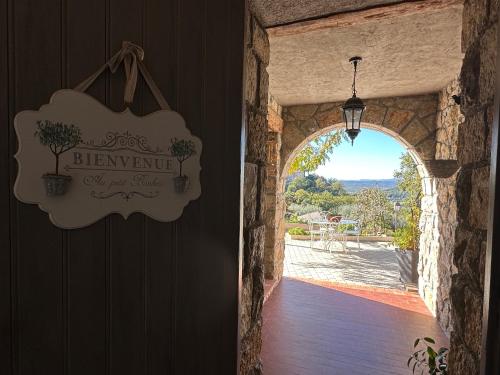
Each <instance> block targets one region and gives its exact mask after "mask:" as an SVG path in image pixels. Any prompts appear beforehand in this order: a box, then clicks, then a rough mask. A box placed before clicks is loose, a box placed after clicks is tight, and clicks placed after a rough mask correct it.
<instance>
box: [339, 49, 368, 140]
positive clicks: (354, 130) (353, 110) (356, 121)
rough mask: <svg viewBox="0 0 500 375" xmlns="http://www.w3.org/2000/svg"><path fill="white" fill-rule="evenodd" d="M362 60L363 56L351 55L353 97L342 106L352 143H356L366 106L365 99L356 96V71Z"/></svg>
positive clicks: (346, 127)
mask: <svg viewBox="0 0 500 375" xmlns="http://www.w3.org/2000/svg"><path fill="white" fill-rule="evenodd" d="M361 60H362V58H361V57H359V56H355V57H351V58H350V59H349V62H351V63H352V64H353V65H354V79H353V81H352V98H349V99H348V100H347V101H346V102H345V103H344V105H343V106H342V110H343V112H344V121H345V131H346V133H347V135H348V136H349V138H350V139H351V142H352V144H354V139H355V138H356V137H357V136H358V134H359V132H360V131H361V118H362V117H363V111H364V110H365V108H366V106H365V104H364V103H363V101H362V100H361V99H360V98H358V97H357V96H356V73H357V72H358V63H359V62H360V61H361Z"/></svg>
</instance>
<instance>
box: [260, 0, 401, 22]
mask: <svg viewBox="0 0 500 375" xmlns="http://www.w3.org/2000/svg"><path fill="white" fill-rule="evenodd" d="M401 2H402V0H251V6H252V9H253V10H254V12H255V13H256V14H257V15H258V17H259V19H260V20H261V21H262V23H263V24H264V26H265V27H271V26H276V25H283V24H287V23H290V22H297V21H300V20H304V19H310V18H316V17H323V16H327V15H330V14H335V13H343V12H350V11H356V10H360V9H365V8H369V7H374V6H378V5H383V4H393V3H401Z"/></svg>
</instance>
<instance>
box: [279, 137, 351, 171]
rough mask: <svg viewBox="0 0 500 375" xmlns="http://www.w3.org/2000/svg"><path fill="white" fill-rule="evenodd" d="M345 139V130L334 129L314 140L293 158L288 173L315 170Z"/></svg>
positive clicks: (327, 159) (328, 158)
mask: <svg viewBox="0 0 500 375" xmlns="http://www.w3.org/2000/svg"><path fill="white" fill-rule="evenodd" d="M344 139H345V136H343V132H341V131H338V130H334V131H331V132H329V133H327V134H324V135H322V136H319V137H318V138H316V139H314V140H312V141H311V142H309V143H308V144H307V145H306V146H305V147H304V148H303V149H302V150H300V151H299V152H298V154H297V155H296V156H295V158H294V159H293V160H292V163H291V164H290V168H289V170H288V173H289V174H294V173H296V172H306V173H310V172H314V171H315V170H316V169H318V167H319V166H320V165H324V164H325V163H326V162H327V161H329V160H330V156H331V152H332V151H333V149H334V148H335V147H337V146H338V145H340V144H341V143H342V141H343V140H344Z"/></svg>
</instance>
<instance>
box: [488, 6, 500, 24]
mask: <svg viewBox="0 0 500 375" xmlns="http://www.w3.org/2000/svg"><path fill="white" fill-rule="evenodd" d="M499 11H500V0H490V21H491V22H492V23H496V22H497V20H498V12H499Z"/></svg>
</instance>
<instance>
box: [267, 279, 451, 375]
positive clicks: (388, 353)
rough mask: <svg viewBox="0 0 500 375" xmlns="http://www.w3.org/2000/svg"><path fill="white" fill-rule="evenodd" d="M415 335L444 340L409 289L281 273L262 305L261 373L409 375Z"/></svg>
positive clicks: (432, 319) (430, 317)
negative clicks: (282, 275)
mask: <svg viewBox="0 0 500 375" xmlns="http://www.w3.org/2000/svg"><path fill="white" fill-rule="evenodd" d="M422 336H431V337H434V338H436V339H437V340H438V344H440V345H446V346H447V345H448V340H447V338H446V336H445V335H444V334H443V333H442V331H441V329H440V328H439V326H438V324H437V322H436V321H435V319H434V318H433V317H432V315H431V314H430V313H429V311H428V310H427V309H426V307H425V306H424V304H423V302H422V301H421V300H420V298H419V297H418V296H416V295H414V294H409V293H406V292H401V291H388V290H381V289H377V288H373V287H367V288H358V287H354V288H353V287H348V286H345V285H344V286H342V285H338V284H334V283H330V282H325V281H313V280H298V279H291V278H283V280H282V281H281V283H280V284H279V285H278V286H276V288H275V289H274V291H273V293H272V294H271V296H270V297H269V299H268V301H267V302H266V304H265V305H264V329H263V348H262V362H263V365H264V375H293V374H296V375H322V374H328V375H331V374H333V375H344V374H345V375H356V374H357V375H382V374H384V375H387V374H411V372H410V371H409V370H408V368H407V367H406V361H407V359H408V356H409V354H410V353H411V352H412V344H413V341H414V339H415V338H416V337H422Z"/></svg>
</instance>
